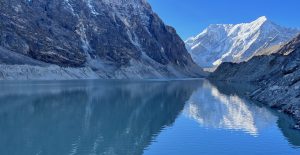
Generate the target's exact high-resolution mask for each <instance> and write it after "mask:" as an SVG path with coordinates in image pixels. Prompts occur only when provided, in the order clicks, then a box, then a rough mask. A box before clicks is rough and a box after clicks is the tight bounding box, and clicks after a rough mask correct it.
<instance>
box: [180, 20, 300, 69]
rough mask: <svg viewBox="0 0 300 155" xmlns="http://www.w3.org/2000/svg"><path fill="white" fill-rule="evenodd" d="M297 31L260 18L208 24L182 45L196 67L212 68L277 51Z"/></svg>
mask: <svg viewBox="0 0 300 155" xmlns="http://www.w3.org/2000/svg"><path fill="white" fill-rule="evenodd" d="M299 32H300V31H299V30H297V29H291V28H285V27H282V26H279V25H277V24H275V23H273V22H272V21H270V20H268V19H267V17H265V16H262V17H259V18H258V19H257V20H255V21H253V22H250V23H241V24H236V25H234V24H215V25H210V26H209V27H208V28H206V29H205V30H204V31H203V32H202V33H200V34H199V35H197V36H195V37H191V38H189V39H188V40H187V41H186V42H185V43H186V47H187V49H188V51H189V52H190V54H191V55H192V58H193V59H194V61H195V62H196V63H197V64H198V65H199V66H201V67H203V68H213V67H215V66H218V65H220V64H221V63H222V62H242V61H245V60H248V59H249V58H251V57H253V56H254V55H259V54H261V53H264V52H266V50H267V49H268V48H277V47H279V46H280V45H282V44H284V43H286V42H287V41H289V40H290V39H292V38H293V37H295V36H296V35H297V34H298V33H299Z"/></svg>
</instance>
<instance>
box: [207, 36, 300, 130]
mask: <svg viewBox="0 0 300 155" xmlns="http://www.w3.org/2000/svg"><path fill="white" fill-rule="evenodd" d="M210 78H211V79H214V80H222V81H239V82H245V81H247V82H252V83H254V84H256V85H258V87H257V89H256V90H255V91H253V92H249V96H250V97H251V98H253V99H255V100H257V101H260V102H263V103H266V104H267V105H269V106H271V107H273V108H277V109H279V110H280V111H283V112H286V113H289V114H291V115H293V116H294V117H295V118H297V119H298V120H299V123H298V124H299V125H300V35H298V36H297V37H296V38H295V39H293V40H292V41H290V42H288V43H287V44H285V45H284V46H282V47H281V48H280V49H279V50H278V51H276V52H275V53H274V54H271V55H264V56H256V57H254V58H252V59H251V60H249V61H248V62H243V63H239V64H235V63H223V64H222V65H220V66H219V67H218V69H217V70H216V71H215V72H214V73H213V74H212V75H210ZM299 125H296V127H297V128H300V126H299Z"/></svg>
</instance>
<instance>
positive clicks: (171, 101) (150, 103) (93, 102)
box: [0, 80, 300, 155]
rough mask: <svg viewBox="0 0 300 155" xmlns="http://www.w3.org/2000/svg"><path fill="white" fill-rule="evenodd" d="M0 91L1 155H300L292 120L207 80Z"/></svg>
mask: <svg viewBox="0 0 300 155" xmlns="http://www.w3.org/2000/svg"><path fill="white" fill-rule="evenodd" d="M0 89H1V91H0V154H1V155H2V154H3V155H21V154H22V155H44V154H45V155H93V154H99V155H141V154H148V155H158V154H162V155H168V154H170V155H177V154H178V155H183V154H189V155H199V154H206V155H207V154H230V155H232V154H251V155H252V154H255V155H258V154H262V155H265V154H272V155H276V154H278V155H282V154H289V155H292V154H295V155H296V154H297V155H299V154H300V147H299V146H300V132H299V131H295V130H293V129H291V128H290V126H291V122H292V120H291V119H290V118H289V117H287V116H284V115H280V114H278V113H277V112H275V111H272V110H269V109H267V108H264V107H263V106H261V105H259V104H257V103H253V102H249V101H248V100H246V99H245V98H243V97H241V96H240V95H239V93H241V92H242V91H241V90H239V89H240V88H237V87H230V86H228V85H227V86H224V85H223V86H222V85H217V84H211V83H209V82H208V81H206V80H188V81H60V82H58V81H56V82H55V81H52V82H51V81H47V82H22V81H19V82H7V81H6V82H1V83H0Z"/></svg>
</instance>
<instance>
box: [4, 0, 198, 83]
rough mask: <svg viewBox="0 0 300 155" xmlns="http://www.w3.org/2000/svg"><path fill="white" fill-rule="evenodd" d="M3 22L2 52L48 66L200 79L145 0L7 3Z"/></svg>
mask: <svg viewBox="0 0 300 155" xmlns="http://www.w3.org/2000/svg"><path fill="white" fill-rule="evenodd" d="M0 21H1V22H0V46H1V47H2V48H4V49H5V50H9V51H13V52H15V53H18V54H21V55H23V56H27V57H28V58H30V59H34V60H37V61H40V62H43V63H48V64H55V65H59V66H61V67H91V68H92V69H93V70H94V71H96V72H97V73H98V74H101V75H102V77H106V78H128V77H135V76H136V77H137V76H139V77H145V78H155V77H197V76H200V74H201V69H200V68H199V67H197V66H196V65H195V64H194V62H193V61H192V59H191V57H190V55H189V54H188V52H187V51H186V49H185V45H184V42H183V41H182V40H181V39H180V37H179V36H178V35H177V33H176V31H175V30H174V29H173V28H171V27H169V26H166V25H165V24H164V23H163V22H162V20H161V19H160V18H159V17H158V16H157V15H156V14H155V13H154V12H153V11H152V9H151V7H150V5H149V4H148V3H147V2H146V1H145V0H126V1H124V0H97V1H96V0H51V1H44V0H2V1H1V2H0ZM132 74H136V75H132Z"/></svg>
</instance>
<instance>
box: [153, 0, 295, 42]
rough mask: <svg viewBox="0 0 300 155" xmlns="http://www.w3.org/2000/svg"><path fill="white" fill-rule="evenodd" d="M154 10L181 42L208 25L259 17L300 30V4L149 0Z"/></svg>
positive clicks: (287, 0)
mask: <svg viewBox="0 0 300 155" xmlns="http://www.w3.org/2000/svg"><path fill="white" fill-rule="evenodd" d="M148 2H149V3H150V4H151V6H152V8H153V10H154V11H155V12H156V13H157V14H158V15H159V16H160V17H161V18H162V19H163V20H164V22H165V23H166V24H168V25H171V26H173V27H175V28H176V30H177V32H178V34H179V35H180V36H181V37H182V39H184V40H185V39H187V38H188V37H190V36H194V35H196V34H198V33H199V32H201V31H202V30H203V29H204V28H205V27H207V26H208V25H209V24H223V23H224V24H235V23H243V22H250V21H253V20H255V19H256V18H258V17H260V16H267V17H268V19H270V20H271V21H273V22H275V23H277V24H279V25H282V26H287V27H293V28H300V0H248V1H245V0H148Z"/></svg>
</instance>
